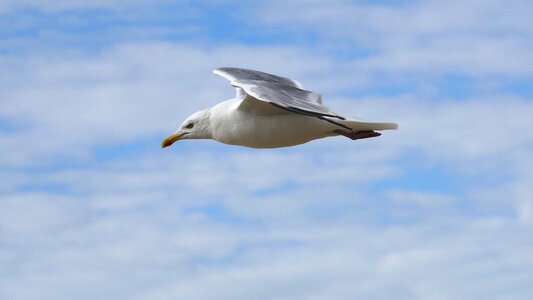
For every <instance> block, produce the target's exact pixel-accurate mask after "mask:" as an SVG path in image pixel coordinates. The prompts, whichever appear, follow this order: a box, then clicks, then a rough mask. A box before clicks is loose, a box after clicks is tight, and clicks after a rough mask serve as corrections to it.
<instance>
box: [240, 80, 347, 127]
mask: <svg viewBox="0 0 533 300" xmlns="http://www.w3.org/2000/svg"><path fill="white" fill-rule="evenodd" d="M231 85H233V86H235V87H237V88H241V89H243V90H244V92H245V93H246V94H248V95H249V96H252V97H246V98H244V99H243V100H242V101H263V102H267V103H270V104H272V105H274V106H276V107H279V108H281V109H284V110H288V111H291V112H294V113H297V114H302V115H309V116H317V117H333V118H337V119H341V120H344V117H342V116H340V115H339V114H337V113H336V112H334V111H333V110H331V109H330V108H329V107H326V106H324V105H321V104H320V103H318V102H316V101H313V99H317V98H319V97H320V96H319V95H317V94H315V93H313V92H310V91H306V90H302V89H299V88H296V87H292V86H287V85H281V84H278V83H274V82H266V81H260V80H235V81H233V82H231Z"/></svg>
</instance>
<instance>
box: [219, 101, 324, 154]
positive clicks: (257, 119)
mask: <svg viewBox="0 0 533 300" xmlns="http://www.w3.org/2000/svg"><path fill="white" fill-rule="evenodd" d="M211 122H212V125H213V138H214V139H215V140H217V141H219V142H222V143H226V144H232V145H241V146H247V147H252V148H277V147H288V146H294V145H299V144H303V143H306V142H308V141H310V140H313V139H317V138H322V137H325V136H328V135H329V134H328V130H329V126H328V125H327V123H326V122H324V121H321V120H319V119H317V118H314V117H309V116H303V115H298V114H292V113H290V114H279V115H256V114H251V113H249V112H246V111H240V110H233V111H231V112H230V113H227V111H226V113H224V114H223V115H220V116H216V117H215V118H214V120H212V121H211ZM324 123H326V124H324Z"/></svg>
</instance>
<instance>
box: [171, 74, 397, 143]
mask: <svg viewBox="0 0 533 300" xmlns="http://www.w3.org/2000/svg"><path fill="white" fill-rule="evenodd" d="M213 73H214V74H216V75H219V76H222V77H224V78H226V79H228V80H229V81H230V82H231V85H232V86H234V87H235V88H236V89H237V96H236V97H235V98H234V99H230V100H227V101H224V102H221V103H219V104H217V105H215V106H213V107H211V108H208V109H204V110H201V111H199V112H196V113H194V114H192V115H191V116H190V117H188V118H187V119H186V120H185V122H183V124H181V126H180V127H179V129H178V130H177V131H175V132H174V133H173V134H171V135H169V136H168V137H166V138H165V139H164V140H163V142H162V143H161V147H162V148H165V147H168V146H170V145H172V144H173V143H174V142H176V141H178V140H183V139H214V140H217V141H219V142H221V143H225V144H231V145H241V146H246V147H252V148H278V147H288V146H294V145H299V144H303V143H307V142H309V141H311V140H315V139H320V138H325V137H328V136H339V135H342V136H345V137H347V138H350V139H352V140H357V139H364V138H371V137H376V136H380V135H381V134H380V133H378V132H376V130H388V129H397V128H398V125H397V124H395V123H382V122H366V121H363V120H358V119H355V118H349V117H346V116H343V115H341V114H338V113H336V112H334V111H333V110H331V109H330V108H329V107H326V106H324V105H322V97H321V96H320V95H319V94H315V93H313V92H310V91H307V90H304V89H303V86H302V85H301V84H300V83H299V82H297V81H295V80H292V79H289V78H285V77H281V76H276V75H272V74H268V73H264V72H259V71H254V70H249V69H240V68H219V69H215V70H214V71H213Z"/></svg>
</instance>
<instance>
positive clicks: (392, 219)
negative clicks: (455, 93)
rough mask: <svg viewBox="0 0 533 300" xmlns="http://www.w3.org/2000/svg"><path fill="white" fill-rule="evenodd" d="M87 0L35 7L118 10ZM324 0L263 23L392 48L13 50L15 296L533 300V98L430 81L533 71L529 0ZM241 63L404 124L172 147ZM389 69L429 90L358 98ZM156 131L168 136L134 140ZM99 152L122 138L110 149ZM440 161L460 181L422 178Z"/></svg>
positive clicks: (9, 257)
mask: <svg viewBox="0 0 533 300" xmlns="http://www.w3.org/2000/svg"><path fill="white" fill-rule="evenodd" d="M21 3H26V4H27V3H30V2H21ZM32 3H37V2H32ZM39 3H40V2H39ZM72 3H74V4H62V3H61V2H58V3H55V2H54V3H52V2H50V3H48V2H47V3H46V4H44V2H43V4H39V5H40V6H39V7H41V8H42V9H45V10H47V9H50V10H54V9H59V10H61V9H65V8H76V7H78V6H76V5H83V7H85V5H100V4H101V3H100V2H94V3H89V4H86V3H84V4H80V3H78V4H76V2H72ZM99 3H100V4H99ZM102 3H103V2H102ZM116 3H119V4H121V5H122V2H116ZM136 3H137V2H136ZM295 3H296V4H295ZM306 3H307V4H306V10H305V13H304V14H297V15H293V17H294V18H293V20H292V21H291V20H289V19H288V14H286V13H284V12H281V11H279V10H278V8H276V7H275V4H276V3H273V6H271V7H270V9H271V10H270V15H269V20H266V19H263V20H262V21H263V22H265V24H267V25H258V26H267V27H265V28H269V27H268V26H270V25H271V24H278V25H279V24H281V25H286V24H292V25H298V26H302V25H305V26H315V24H320V26H324V29H320V28H318V29H316V30H317V31H320V32H321V34H324V39H325V40H329V39H340V40H343V41H347V40H350V41H352V42H353V41H355V42H356V43H362V42H365V43H366V42H368V45H367V46H368V47H370V48H371V49H372V50H374V51H376V53H375V54H376V56H370V57H367V58H362V57H359V58H355V59H344V58H339V57H335V54H332V53H334V52H332V53H330V52H328V51H324V49H325V48H327V47H325V48H321V47H317V48H319V49H315V50H309V49H307V48H306V47H304V46H298V45H296V46H295V45H291V46H289V45H280V46H249V45H238V44H226V45H216V47H215V46H206V45H199V44H193V43H183V42H176V43H172V42H158V41H150V42H143V43H125V44H122V43H118V44H117V45H116V46H114V47H112V48H105V49H104V50H102V51H101V52H97V53H85V52H83V51H79V52H69V51H62V50H60V49H58V50H57V52H56V53H54V52H51V51H49V49H44V50H42V51H41V52H40V53H34V52H32V53H27V54H25V55H24V56H22V55H20V56H17V55H16V54H15V55H14V56H2V57H0V66H1V67H2V69H4V70H9V72H3V73H2V74H0V86H3V87H9V88H8V89H2V91H1V92H0V93H2V94H1V97H2V104H3V105H2V106H1V107H0V118H2V120H5V121H6V123H7V124H8V125H9V126H7V129H4V128H0V130H1V131H0V134H1V137H0V138H1V139H2V143H0V165H1V166H2V167H1V168H2V169H1V171H0V179H1V180H0V193H1V194H0V298H2V299H34V298H39V299H72V298H75V299H84V298H87V299H95V298H98V299H116V298H117V297H119V298H131V299H175V298H186V299H213V298H216V299H235V298H243V297H244V298H253V299H294V298H304V299H332V298H333V299H354V298H377V299H390V298H395V299H397V298H400V299H413V298H414V299H427V298H429V299H472V298H484V299H485V298H486V299H509V298H512V299H529V298H531V295H532V294H533V290H532V289H531V287H530V286H531V285H530V284H529V282H530V278H531V277H532V275H533V274H532V271H531V270H533V267H532V265H533V260H532V259H531V255H530V253H531V252H532V251H533V244H532V241H533V240H532V239H531V238H530V237H529V236H530V232H531V225H532V224H533V222H532V220H533V218H532V211H533V209H532V207H533V205H532V201H531V199H532V197H531V195H532V194H533V191H532V190H531V188H529V186H530V184H529V183H530V182H531V180H532V178H531V169H532V167H533V166H531V163H530V161H533V160H532V159H531V146H532V145H531V140H532V138H533V136H532V135H531V133H530V130H528V128H531V127H532V125H533V124H532V121H531V118H530V116H531V112H532V109H533V108H532V106H531V99H529V98H528V97H527V96H524V95H522V96H518V95H514V94H513V92H509V91H504V90H500V89H498V86H497V85H496V87H493V88H491V89H490V93H487V92H486V91H485V92H481V93H472V94H469V95H467V96H465V97H464V99H460V100H459V99H453V97H450V96H449V95H448V94H446V93H443V91H441V90H439V89H434V88H433V86H432V85H433V84H435V82H433V80H434V79H435V77H433V76H432V75H433V74H434V73H440V72H452V71H453V72H459V73H461V74H463V75H466V76H469V75H476V76H480V77H476V78H474V79H473V81H474V82H473V84H480V85H483V84H484V83H486V82H485V81H484V80H485V79H484V78H482V77H484V76H488V75H490V74H492V73H497V74H499V75H498V76H509V78H514V76H518V77H520V76H524V75H526V76H529V75H528V74H530V71H529V69H527V61H529V60H530V59H531V56H530V54H529V52H528V51H527V50H528V49H529V48H530V47H531V46H530V44H529V43H528V42H527V41H525V39H523V38H521V37H523V36H529V35H531V30H530V29H529V26H526V25H528V24H529V22H527V24H526V23H524V20H525V17H524V16H525V14H527V13H526V11H527V7H528V6H529V3H527V2H519V1H517V2H513V3H512V4H506V6H505V7H502V6H500V5H499V4H500V2H497V1H493V2H486V1H485V2H475V1H471V2H461V3H459V2H449V3H447V4H440V3H439V2H436V1H425V2H416V3H415V2H412V3H411V2H410V3H408V4H407V5H399V6H386V5H377V6H376V5H362V4H355V5H354V4H349V3H347V2H327V3H326V2H323V1H314V2H311V3H310V2H306ZM2 4H3V3H2ZM326 4H327V5H326ZM102 5H103V4H102ZM124 5H126V4H124ZM284 5H289V6H290V5H293V6H297V5H301V3H300V4H298V2H291V3H285V4H284ZM0 7H2V5H0ZM4 7H5V4H4ZM13 7H14V6H11V8H13ZM81 7H82V6H79V8H80V9H81ZM272 10H273V11H274V12H277V13H275V14H274V13H272V12H273V11H272ZM265 11H266V12H268V11H269V10H265ZM265 11H263V13H266V12H265ZM443 11H447V12H448V13H442V12H443ZM500 11H503V12H513V13H516V14H515V15H514V17H513V18H511V17H508V16H507V14H504V13H502V14H501V15H500V14H497V15H498V16H499V18H493V16H494V15H495V13H496V12H500ZM500 17H501V18H500ZM254 20H255V19H254ZM489 21H490V22H489ZM269 24H270V25H269ZM359 25H360V26H359ZM346 28H349V29H350V30H346ZM339 29H342V30H339ZM291 30H298V29H297V27H293V28H292V29H291ZM499 30H504V31H505V32H506V34H505V35H499V34H497V33H498V31H499ZM478 34H479V35H481V37H479V38H473V37H476V36H477V35H478ZM487 45H489V46H490V47H489V46H487ZM365 47H366V46H365ZM463 47H468V49H472V53H469V52H468V51H464V50H462V48H463ZM421 49H422V50H421ZM487 49H488V50H487ZM504 52H505V53H508V56H509V57H512V59H513V60H515V62H514V63H513V62H512V61H511V63H509V61H505V59H506V58H505V57H506V56H504V55H503V54H504ZM506 55H507V54H506ZM376 58H380V59H376ZM414 58H419V59H414ZM516 61H520V62H523V64H519V63H516ZM224 65H233V66H244V67H250V68H257V69H261V70H265V71H268V72H272V73H277V74H282V75H285V76H289V77H294V78H296V79H299V80H300V81H302V82H303V83H304V85H305V86H306V87H309V88H310V89H312V90H315V91H317V92H323V93H324V96H325V97H324V99H325V103H327V104H328V105H330V106H332V107H333V108H335V109H337V110H339V111H342V112H345V113H347V114H353V115H355V116H357V117H361V118H365V119H370V120H380V119H381V120H384V121H389V120H390V121H397V122H398V123H399V124H400V130H399V131H394V132H385V133H384V135H383V136H382V137H380V138H377V139H370V140H363V141H356V142H353V141H350V140H348V139H343V138H329V139H325V140H320V141H315V142H312V143H309V144H306V145H302V146H299V147H297V148H289V149H280V150H268V151H260V150H252V149H245V148H239V147H232V146H226V145H218V144H216V143H214V142H213V143H211V142H201V141H184V142H183V143H178V144H176V145H175V146H173V147H172V148H170V149H169V150H167V151H162V150H160V149H159V145H158V138H157V137H158V136H161V137H162V136H163V135H164V134H166V133H168V132H170V131H172V130H174V129H175V127H176V126H177V125H178V124H179V123H180V122H181V120H182V118H184V117H186V116H187V114H189V113H192V112H193V111H195V110H197V109H201V108H204V107H207V106H210V105H213V104H214V103H216V102H218V101H220V100H223V99H224V98H230V97H232V96H233V93H234V91H233V90H232V88H231V87H230V86H229V84H228V83H227V82H226V81H225V80H224V79H221V78H217V77H214V76H212V75H211V74H210V71H211V69H212V68H215V67H219V66H224ZM428 65H429V66H431V68H429V67H427V66H428ZM384 71H385V72H386V73H387V74H386V76H385V77H382V76H381V75H382V74H381V73H380V72H384ZM410 72H412V73H422V75H423V76H421V77H420V76H415V77H404V75H405V73H410ZM428 74H429V75H430V76H427V75H428ZM422 77H424V78H423V79H424V80H421V81H422V83H421V84H420V86H419V85H418V81H417V80H419V79H420V78H422ZM506 78H507V77H506ZM389 79H390V80H391V81H392V83H390V84H391V85H394V84H396V83H398V82H399V83H405V82H408V83H411V84H412V85H415V86H417V87H416V88H415V89H414V90H413V91H409V92H406V93H393V94H392V95H390V96H387V97H384V96H375V95H373V93H372V92H368V93H363V95H362V96H358V97H346V96H345V95H346V93H345V91H346V90H347V89H348V90H354V91H355V92H358V91H359V90H364V87H370V88H377V89H379V88H380V87H381V86H383V84H387V82H384V81H387V80H389ZM511 80H512V79H511ZM428 90H430V91H429V92H428ZM359 94H361V93H359ZM376 94H380V93H379V92H378V93H376ZM343 95H344V96H343ZM426 96H428V97H427V98H426ZM352 112H353V113H352ZM139 140H140V141H142V142H143V143H145V144H150V143H153V145H152V146H146V147H144V146H143V147H137V146H130V145H129V144H128V142H131V141H139ZM150 145H151V144H150ZM99 147H103V148H104V149H105V148H106V147H110V148H113V147H117V150H111V152H116V153H113V154H112V155H111V157H110V158H105V159H102V158H100V157H99V155H102V154H99V153H98V151H97V150H95V149H97V148H99ZM133 148H135V149H137V150H138V151H137V152H135V153H133V154H131V153H129V154H121V152H120V151H121V150H126V151H125V152H127V150H131V149H133ZM104 152H105V151H104ZM104 155H105V154H104ZM113 155H116V157H113ZM433 168H437V169H441V170H444V172H446V174H445V175H444V176H448V177H449V178H447V179H449V180H454V181H455V182H457V186H456V188H455V189H453V190H449V191H447V190H446V188H441V189H439V188H434V187H433V186H432V185H431V183H433V184H436V185H438V181H439V180H440V178H439V176H435V178H429V179H426V178H418V177H421V176H423V175H425V173H424V172H422V173H424V174H423V175H419V174H413V173H416V172H417V171H419V170H421V169H422V170H423V171H427V173H428V174H427V176H429V177H431V176H432V174H431V170H432V169H433ZM428 170H429V171H428ZM410 176H411V177H414V179H413V178H411V179H410ZM417 176H418V177H417ZM452 177H453V178H452ZM418 179H420V180H429V181H431V180H432V182H430V184H429V185H428V186H423V184H421V185H417V182H416V180H418ZM405 181H407V183H408V184H407V185H409V184H410V185H412V186H404V184H403V182H405ZM28 286H31V289H29V288H27V287H28Z"/></svg>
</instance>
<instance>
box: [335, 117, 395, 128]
mask: <svg viewBox="0 0 533 300" xmlns="http://www.w3.org/2000/svg"><path fill="white" fill-rule="evenodd" d="M335 122H337V123H340V124H342V125H344V126H346V127H348V128H350V129H352V131H366V130H393V129H398V124H396V123H386V122H367V121H362V120H354V119H346V120H335Z"/></svg>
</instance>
